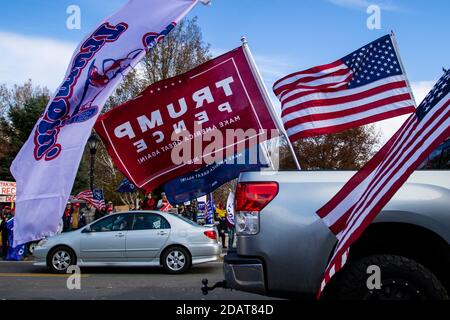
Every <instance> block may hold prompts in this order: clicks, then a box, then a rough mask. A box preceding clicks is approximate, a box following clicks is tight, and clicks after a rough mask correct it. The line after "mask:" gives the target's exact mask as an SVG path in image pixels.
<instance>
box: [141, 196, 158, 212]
mask: <svg viewBox="0 0 450 320" xmlns="http://www.w3.org/2000/svg"><path fill="white" fill-rule="evenodd" d="M141 208H142V210H156V199H155V198H153V197H152V193H151V192H148V193H147V194H146V195H145V197H144V200H142V201H141Z"/></svg>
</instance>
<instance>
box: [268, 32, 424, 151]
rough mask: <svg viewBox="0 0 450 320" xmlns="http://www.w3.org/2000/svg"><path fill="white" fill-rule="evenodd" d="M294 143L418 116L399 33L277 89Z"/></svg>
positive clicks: (294, 77) (289, 79)
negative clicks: (396, 36) (408, 116)
mask: <svg viewBox="0 0 450 320" xmlns="http://www.w3.org/2000/svg"><path fill="white" fill-rule="evenodd" d="M273 90H274V92H275V95H276V96H277V97H278V99H279V100H280V101H281V105H282V111H281V117H282V120H283V123H284V126H285V129H286V131H287V134H288V136H289V139H290V140H291V141H292V142H293V141H296V140H298V139H300V138H306V137H312V136H318V135H323V134H331V133H336V132H340V131H344V130H347V129H351V128H355V127H359V126H362V125H365V124H369V123H373V122H376V121H381V120H384V119H388V118H392V117H396V116H400V115H403V114H408V113H412V112H414V110H415V102H414V100H413V98H412V97H413V96H412V93H411V89H410V87H409V84H408V80H407V78H406V74H405V71H404V70H403V67H402V63H401V59H400V56H399V54H398V52H397V49H396V42H395V38H394V36H393V35H386V36H383V37H381V38H379V39H377V40H375V41H373V42H371V43H369V44H367V45H365V46H363V47H361V48H360V49H358V50H356V51H354V52H352V53H350V54H349V55H347V56H345V57H343V58H341V59H339V60H336V61H334V62H332V63H329V64H325V65H321V66H316V67H313V68H310V69H308V70H304V71H300V72H297V73H293V74H291V75H288V76H286V77H284V78H282V79H280V80H278V81H277V82H276V83H275V84H274V87H273Z"/></svg>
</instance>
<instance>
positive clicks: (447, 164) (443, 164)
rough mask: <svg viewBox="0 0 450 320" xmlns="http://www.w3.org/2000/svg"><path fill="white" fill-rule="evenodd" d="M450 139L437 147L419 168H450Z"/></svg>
mask: <svg viewBox="0 0 450 320" xmlns="http://www.w3.org/2000/svg"><path fill="white" fill-rule="evenodd" d="M449 153H450V140H446V141H445V142H444V143H443V144H441V145H440V146H439V147H437V148H436V149H435V150H433V152H431V154H430V155H429V156H428V158H427V159H426V160H425V161H424V162H423V163H422V164H421V165H420V166H419V168H418V169H419V170H437V169H450V155H449Z"/></svg>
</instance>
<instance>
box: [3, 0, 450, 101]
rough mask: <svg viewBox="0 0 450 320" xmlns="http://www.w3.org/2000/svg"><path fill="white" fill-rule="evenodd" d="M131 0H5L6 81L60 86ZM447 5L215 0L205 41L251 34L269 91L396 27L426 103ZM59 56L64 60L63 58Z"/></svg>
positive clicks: (449, 46)
mask: <svg viewBox="0 0 450 320" xmlns="http://www.w3.org/2000/svg"><path fill="white" fill-rule="evenodd" d="M125 3H126V0H95V1H92V0H91V1H88V0H58V1H55V0H21V1H7V2H6V1H3V3H2V4H1V9H2V10H1V11H0V54H2V55H3V57H2V58H3V59H2V60H3V61H2V62H0V83H8V84H13V83H20V82H23V81H25V80H26V79H28V78H31V79H33V80H34V82H35V83H37V84H40V85H47V86H49V87H50V88H51V89H55V88H56V86H57V85H58V84H59V82H60V81H61V80H62V77H63V75H64V72H65V69H66V67H67V64H68V62H69V59H70V56H71V53H72V51H73V49H74V48H75V47H76V45H77V43H78V42H79V41H80V40H81V39H82V38H83V36H84V35H85V34H87V33H88V32H89V31H90V30H91V29H92V28H93V27H94V26H95V25H96V24H97V23H98V22H100V21H101V20H102V19H103V18H105V17H106V16H108V15H110V14H112V13H113V12H114V11H115V10H117V9H118V8H120V6H122V5H123V4H125ZM72 4H75V5H78V6H79V7H80V8H81V30H68V29H67V28H66V19H67V17H68V14H67V13H66V9H67V7H68V6H69V5H72ZM370 4H378V5H379V6H380V7H381V30H369V29H368V28H367V26H366V20H367V18H368V17H369V15H368V14H367V13H366V8H367V7H368V5H370ZM448 12H450V1H447V0H430V1H423V0H374V1H369V0H213V3H212V5H211V6H203V5H199V6H197V7H196V8H195V9H194V10H193V12H192V13H191V14H190V15H189V17H193V16H198V18H199V24H200V26H201V28H202V31H203V34H204V38H205V41H206V42H208V43H209V44H210V45H211V48H212V51H213V53H215V54H218V53H221V52H224V51H226V50H228V49H232V48H234V47H237V46H239V45H240V37H241V35H246V36H247V38H248V40H249V42H250V46H251V48H252V51H253V53H254V55H255V57H256V61H257V63H258V65H259V66H260V68H261V70H262V73H263V76H264V78H265V81H266V83H267V84H268V86H271V84H272V83H273V82H274V81H275V80H277V78H278V77H281V76H283V75H286V74H287V73H289V72H292V71H298V70H301V69H304V68H308V67H311V66H314V65H318V64H323V63H328V62H331V61H333V60H335V59H337V58H340V57H343V56H344V55H346V54H348V53H350V52H351V51H353V50H355V49H357V48H359V47H360V46H362V45H364V44H365V43H368V42H370V41H372V40H374V39H375V38H377V37H379V36H381V35H383V34H386V33H389V32H390V30H394V31H395V33H396V35H397V40H398V43H399V47H400V53H401V56H402V58H403V62H404V64H405V68H406V71H407V74H408V76H409V78H410V80H411V82H412V84H413V88H414V91H415V94H416V96H417V98H418V100H420V99H421V98H422V97H423V96H424V95H425V94H426V93H427V91H428V90H429V89H430V87H431V86H432V84H433V81H436V80H437V79H438V78H439V76H440V75H441V74H442V71H441V70H442V67H444V66H445V67H450V63H449V62H450V61H449V59H448V58H449V52H450V41H448V31H449V30H450V28H449V27H450V22H449V17H448V16H447V14H448ZM55 56H56V57H55Z"/></svg>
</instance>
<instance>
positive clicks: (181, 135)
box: [95, 48, 276, 191]
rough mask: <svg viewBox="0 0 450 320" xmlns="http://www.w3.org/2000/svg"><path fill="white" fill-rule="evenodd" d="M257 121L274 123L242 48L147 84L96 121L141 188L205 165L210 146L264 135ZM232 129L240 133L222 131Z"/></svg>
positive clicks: (121, 165)
mask: <svg viewBox="0 0 450 320" xmlns="http://www.w3.org/2000/svg"><path fill="white" fill-rule="evenodd" d="M264 129H265V130H267V131H270V130H275V129H276V126H275V124H274V121H273V119H272V118H271V115H270V112H269V109H268V106H267V105H266V103H265V101H264V98H263V95H262V93H261V91H260V88H259V87H258V83H257V81H256V79H255V76H254V74H253V72H252V69H251V67H250V65H249V62H248V61H247V59H246V57H245V54H244V51H243V49H242V48H238V49H235V50H233V51H231V52H228V53H226V54H224V55H222V56H220V57H218V58H216V59H213V60H211V61H209V62H207V63H205V64H203V65H201V66H199V67H197V68H195V69H193V70H191V71H189V72H187V73H185V74H183V75H181V76H177V77H174V78H171V79H168V80H164V81H161V82H158V83H155V84H153V85H151V86H150V87H148V88H147V89H146V90H145V91H144V92H143V93H142V94H141V95H140V96H139V97H138V98H136V99H134V100H131V101H129V102H127V103H125V104H123V105H121V106H118V107H116V108H115V109H113V110H111V111H110V112H108V113H106V114H105V115H103V116H102V117H100V118H99V120H98V121H97V124H96V125H95V130H96V131H97V133H98V134H99V135H100V136H101V137H102V139H103V141H104V142H105V144H106V146H107V149H108V152H109V154H110V155H111V157H112V158H113V160H114V162H115V164H116V165H117V167H118V168H119V170H121V171H122V172H123V173H124V174H125V175H126V176H127V177H128V178H129V179H130V180H131V181H132V182H133V183H134V184H135V185H136V186H137V187H139V188H143V189H145V190H147V191H150V190H153V189H154V188H155V187H157V186H159V185H161V184H162V183H164V182H167V181H168V180H171V179H173V178H175V177H177V176H180V175H183V174H186V173H188V172H191V171H193V170H195V169H198V168H199V167H201V166H204V165H205V164H206V163H205V161H206V159H207V158H208V156H211V154H215V153H216V152H219V151H220V152H223V151H229V149H230V148H233V150H239V149H242V148H243V147H248V146H249V145H250V144H249V145H246V146H242V142H244V141H245V142H249V141H254V139H258V142H262V141H264V140H267V138H268V137H267V131H265V132H263V130H264ZM233 130H234V131H236V130H238V132H239V131H240V133H241V134H237V136H235V137H234V138H233V137H231V136H230V138H229V139H228V138H227V134H230V133H231V132H233ZM243 131H247V132H246V134H244V135H242V132H243ZM213 132H214V133H213ZM217 133H218V134H219V135H222V138H223V143H222V144H221V143H220V141H215V140H219V139H218V137H217V136H216V135H215V134H217ZM269 135H270V132H269ZM205 140H207V141H205ZM213 141H214V145H215V146H216V147H215V148H212V147H211V144H212V142H213ZM217 143H218V144H217ZM220 145H222V148H220V147H217V146H220ZM186 146H188V147H189V148H185V147H186ZM188 149H189V150H188ZM199 149H200V152H199ZM180 157H182V158H183V159H184V161H183V162H181V163H180V161H179V158H180ZM186 159H189V160H188V161H186Z"/></svg>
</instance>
